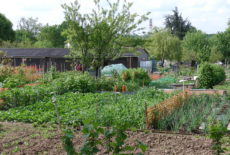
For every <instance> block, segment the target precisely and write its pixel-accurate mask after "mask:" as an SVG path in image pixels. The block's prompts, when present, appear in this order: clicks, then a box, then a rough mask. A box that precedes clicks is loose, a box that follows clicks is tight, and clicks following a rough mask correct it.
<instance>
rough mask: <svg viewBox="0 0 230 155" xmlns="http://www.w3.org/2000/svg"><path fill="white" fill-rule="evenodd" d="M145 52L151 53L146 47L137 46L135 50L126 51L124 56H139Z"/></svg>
mask: <svg viewBox="0 0 230 155" xmlns="http://www.w3.org/2000/svg"><path fill="white" fill-rule="evenodd" d="M144 53H145V54H147V55H149V53H148V52H147V51H146V49H144V48H136V49H135V50H133V49H131V51H130V52H129V50H127V51H125V53H123V54H122V57H139V56H140V55H142V54H144Z"/></svg>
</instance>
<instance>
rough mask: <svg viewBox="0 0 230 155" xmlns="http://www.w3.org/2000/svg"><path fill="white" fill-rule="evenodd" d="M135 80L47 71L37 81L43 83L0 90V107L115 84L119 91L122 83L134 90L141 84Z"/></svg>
mask: <svg viewBox="0 0 230 155" xmlns="http://www.w3.org/2000/svg"><path fill="white" fill-rule="evenodd" d="M141 72H142V71H141ZM142 74H143V73H142ZM135 77H141V76H140V75H138V72H135ZM136 80H137V78H135V81H131V80H130V81H124V80H122V79H120V78H119V77H117V78H114V77H111V78H106V77H102V78H99V79H95V78H93V77H92V76H90V75H89V73H84V74H82V73H77V72H65V73H57V72H48V73H47V74H46V75H45V76H44V78H42V79H40V81H39V82H41V83H44V84H43V85H38V86H33V87H29V86H26V87H23V88H13V89H10V90H6V91H4V92H2V93H1V94H0V98H1V99H2V100H3V103H0V109H9V108H11V107H16V106H22V105H28V104H33V103H35V102H36V101H41V100H43V99H44V98H46V97H50V96H52V95H53V94H56V95H61V94H64V93H67V92H80V93H90V92H91V93H94V92H96V91H113V89H114V87H115V86H116V88H117V91H121V89H122V85H126V87H127V90H128V91H136V90H137V89H138V88H140V86H141V85H140V83H138V82H136Z"/></svg>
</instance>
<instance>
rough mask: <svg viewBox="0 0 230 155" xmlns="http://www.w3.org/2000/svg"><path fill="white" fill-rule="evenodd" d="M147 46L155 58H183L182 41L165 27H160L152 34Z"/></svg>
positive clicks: (178, 59) (162, 59)
mask: <svg viewBox="0 0 230 155" xmlns="http://www.w3.org/2000/svg"><path fill="white" fill-rule="evenodd" d="M146 48H147V49H148V51H150V54H151V55H152V56H154V57H155V58H157V59H159V60H161V61H162V62H164V60H177V61H180V59H181V51H182V50H181V41H180V40H179V38H178V37H176V36H173V35H172V34H171V33H170V32H169V31H167V30H165V29H158V30H155V32H153V34H152V35H150V37H149V40H148V42H147V43H146Z"/></svg>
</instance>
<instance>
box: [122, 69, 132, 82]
mask: <svg viewBox="0 0 230 155" xmlns="http://www.w3.org/2000/svg"><path fill="white" fill-rule="evenodd" d="M121 76H122V79H123V80H124V81H131V80H132V75H131V69H127V70H124V71H123V72H122V75H121Z"/></svg>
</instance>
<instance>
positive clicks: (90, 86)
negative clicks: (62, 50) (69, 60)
mask: <svg viewBox="0 0 230 155" xmlns="http://www.w3.org/2000/svg"><path fill="white" fill-rule="evenodd" d="M51 85H52V87H53V91H54V92H56V93H57V94H63V93H65V92H81V93H87V92H95V91H96V85H95V80H94V78H93V77H92V76H90V75H89V74H88V73H84V74H73V73H71V72H70V74H68V75H65V76H60V77H59V78H57V79H54V80H53V81H52V82H51Z"/></svg>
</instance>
